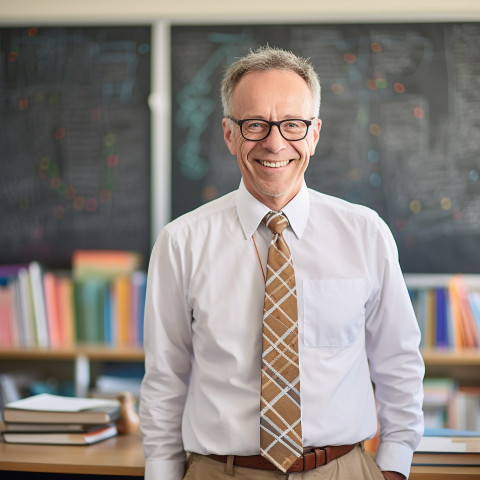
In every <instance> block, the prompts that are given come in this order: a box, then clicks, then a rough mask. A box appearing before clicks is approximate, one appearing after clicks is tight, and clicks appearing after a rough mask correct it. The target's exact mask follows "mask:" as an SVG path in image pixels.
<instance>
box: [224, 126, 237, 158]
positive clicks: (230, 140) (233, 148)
mask: <svg viewBox="0 0 480 480" xmlns="http://www.w3.org/2000/svg"><path fill="white" fill-rule="evenodd" d="M222 127H223V139H224V140H225V143H226V144H227V147H228V149H229V150H230V153H231V154H232V155H237V143H236V142H235V133H234V131H233V130H234V129H233V123H232V121H231V120H230V119H228V118H224V119H223V120H222Z"/></svg>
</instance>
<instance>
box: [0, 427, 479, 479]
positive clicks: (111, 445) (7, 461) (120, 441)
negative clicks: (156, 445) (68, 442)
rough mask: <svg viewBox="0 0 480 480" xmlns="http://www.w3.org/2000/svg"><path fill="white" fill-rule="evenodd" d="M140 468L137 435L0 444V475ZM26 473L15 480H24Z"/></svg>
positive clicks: (450, 471) (462, 475)
mask: <svg viewBox="0 0 480 480" xmlns="http://www.w3.org/2000/svg"><path fill="white" fill-rule="evenodd" d="M144 466H145V460H144V458H143V452H142V442H141V438H140V435H139V434H136V435H124V436H118V437H114V438H110V439H108V440H105V441H103V442H100V443H97V444H95V445H90V446H88V447H79V446H58V445H15V444H7V443H4V442H0V472H2V471H9V472H27V473H28V472H30V474H31V473H32V472H35V477H34V478H38V473H50V474H63V475H62V477H61V478H62V479H63V478H65V476H64V475H65V474H67V475H72V474H80V475H91V476H96V475H103V476H119V477H143V475H144ZM27 473H25V476H23V477H16V478H27V477H28V476H29V475H28V474H27ZM0 476H1V475H0ZM2 478H3V477H2ZM49 478H50V477H49ZM478 479H480V467H416V466H414V467H412V471H411V474H410V480H478Z"/></svg>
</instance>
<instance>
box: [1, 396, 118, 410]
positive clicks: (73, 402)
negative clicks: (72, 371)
mask: <svg viewBox="0 0 480 480" xmlns="http://www.w3.org/2000/svg"><path fill="white" fill-rule="evenodd" d="M6 406H7V407H8V408H17V409H21V410H41V411H44V412H80V411H82V410H91V409H98V408H112V407H117V406H119V402H118V400H109V399H103V398H77V397H64V396H61V395H51V394H50V393H40V394H39V395H34V396H33V397H28V398H23V399H22V400H16V401H14V402H10V403H9V404H8V405H6Z"/></svg>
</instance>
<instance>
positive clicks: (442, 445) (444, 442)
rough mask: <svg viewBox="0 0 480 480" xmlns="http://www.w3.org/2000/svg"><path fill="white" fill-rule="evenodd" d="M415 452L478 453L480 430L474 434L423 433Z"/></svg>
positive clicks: (479, 452)
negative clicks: (446, 434)
mask: <svg viewBox="0 0 480 480" xmlns="http://www.w3.org/2000/svg"><path fill="white" fill-rule="evenodd" d="M415 453H440V454H445V453H477V454H479V455H480V432H477V433H476V436H445V435H437V436H435V435H428V436H426V435H424V436H423V437H422V439H421V440H420V443H419V444H418V447H417V448H416V449H415Z"/></svg>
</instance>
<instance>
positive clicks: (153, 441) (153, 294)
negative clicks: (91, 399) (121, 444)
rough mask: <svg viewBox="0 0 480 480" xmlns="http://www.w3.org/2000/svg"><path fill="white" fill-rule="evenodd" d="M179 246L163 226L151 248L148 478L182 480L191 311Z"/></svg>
mask: <svg viewBox="0 0 480 480" xmlns="http://www.w3.org/2000/svg"><path fill="white" fill-rule="evenodd" d="M183 278H184V275H183V273H182V260H181V256H180V253H179V249H178V247H177V246H176V244H175V242H174V241H173V239H172V238H171V235H170V234H169V233H168V231H167V230H165V229H164V230H163V231H162V232H161V233H160V235H159V238H158V240H157V242H156V244H155V246H154V248H153V250H152V254H151V257H150V265H149V268H148V280H147V293H146V300H145V320H144V321H145V326H144V349H145V376H144V379H143V381H142V388H141V394H140V408H139V412H140V426H141V431H142V435H143V450H144V455H145V460H146V465H145V480H153V479H156V480H159V479H162V480H181V479H182V478H183V475H184V464H185V452H184V448H183V442H182V433H181V424H182V415H183V410H184V406H185V400H186V395H187V388H188V381H189V377H190V368H191V363H190V358H191V350H192V347H191V312H190V311H189V309H188V306H187V302H186V300H185V295H184V291H185V289H184V285H183Z"/></svg>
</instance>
